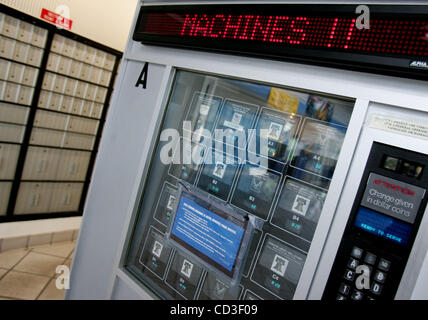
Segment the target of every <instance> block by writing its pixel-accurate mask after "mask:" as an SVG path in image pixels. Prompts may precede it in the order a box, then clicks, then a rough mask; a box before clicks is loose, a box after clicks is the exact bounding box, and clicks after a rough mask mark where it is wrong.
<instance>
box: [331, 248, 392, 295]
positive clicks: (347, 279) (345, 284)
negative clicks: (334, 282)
mask: <svg viewBox="0 0 428 320" xmlns="http://www.w3.org/2000/svg"><path fill="white" fill-rule="evenodd" d="M359 265H365V266H367V267H368V269H369V270H370V288H369V289H360V288H357V287H356V280H357V278H358V277H359V276H360V274H356V270H357V267H358V266H359ZM390 268H391V262H390V261H389V260H387V259H385V258H383V257H379V256H378V255H377V254H375V253H374V252H370V251H365V250H364V249H362V248H360V247H357V246H354V247H353V248H352V250H351V252H350V255H349V258H348V262H347V264H346V268H345V270H344V271H345V272H344V274H343V278H342V282H341V283H340V286H339V288H338V291H337V295H336V299H337V300H348V299H350V300H354V301H361V300H375V299H377V298H378V297H379V296H380V295H382V292H383V288H384V286H385V282H386V281H387V279H388V272H389V270H390Z"/></svg>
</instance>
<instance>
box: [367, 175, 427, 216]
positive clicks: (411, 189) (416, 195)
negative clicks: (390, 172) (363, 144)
mask: <svg viewBox="0 0 428 320" xmlns="http://www.w3.org/2000/svg"><path fill="white" fill-rule="evenodd" d="M424 196H425V189H422V188H419V187H416V186H414V185H411V184H408V183H404V182H402V181H398V180H394V179H391V178H387V177H384V176H381V175H379V174H376V173H371V174H370V176H369V180H368V181H367V187H366V190H365V192H364V196H363V199H362V201H361V205H363V206H364V207H367V208H370V209H373V210H375V211H378V212H382V213H384V214H386V215H388V216H391V217H394V218H397V219H399V220H402V221H405V222H408V223H414V222H415V219H416V215H417V213H418V210H419V206H420V204H421V202H422V199H423V197H424Z"/></svg>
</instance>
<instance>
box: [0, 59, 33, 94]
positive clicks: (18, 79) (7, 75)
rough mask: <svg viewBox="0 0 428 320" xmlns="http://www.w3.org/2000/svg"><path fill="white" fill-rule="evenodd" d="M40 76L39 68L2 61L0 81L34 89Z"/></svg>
mask: <svg viewBox="0 0 428 320" xmlns="http://www.w3.org/2000/svg"><path fill="white" fill-rule="evenodd" d="M38 75H39V69H37V68H33V67H30V66H26V65H23V64H20V63H15V62H11V61H7V60H3V59H0V80H6V81H10V82H15V83H19V84H22V85H25V86H29V87H34V86H35V85H36V81H37V76H38Z"/></svg>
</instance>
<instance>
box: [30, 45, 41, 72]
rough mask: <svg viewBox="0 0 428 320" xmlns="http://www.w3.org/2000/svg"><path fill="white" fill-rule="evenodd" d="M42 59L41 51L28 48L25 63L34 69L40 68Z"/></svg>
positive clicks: (35, 48)
mask: <svg viewBox="0 0 428 320" xmlns="http://www.w3.org/2000/svg"><path fill="white" fill-rule="evenodd" d="M42 58H43V49H40V48H38V47H33V46H29V49H28V56H27V61H26V63H27V64H29V65H32V66H34V67H40V65H41V63H42Z"/></svg>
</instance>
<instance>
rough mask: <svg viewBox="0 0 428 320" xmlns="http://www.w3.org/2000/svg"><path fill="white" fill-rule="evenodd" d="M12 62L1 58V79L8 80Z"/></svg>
mask: <svg viewBox="0 0 428 320" xmlns="http://www.w3.org/2000/svg"><path fill="white" fill-rule="evenodd" d="M10 65H11V63H10V62H9V61H7V60H3V59H0V79H1V80H7V77H8V74H9V68H10Z"/></svg>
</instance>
